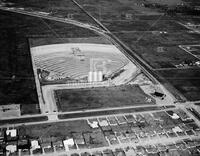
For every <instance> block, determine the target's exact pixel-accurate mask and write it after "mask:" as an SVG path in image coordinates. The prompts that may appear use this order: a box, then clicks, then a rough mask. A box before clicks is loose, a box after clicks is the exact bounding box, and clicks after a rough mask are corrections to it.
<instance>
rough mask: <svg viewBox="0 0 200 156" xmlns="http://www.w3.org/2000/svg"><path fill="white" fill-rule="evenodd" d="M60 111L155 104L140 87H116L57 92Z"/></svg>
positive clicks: (56, 96)
mask: <svg viewBox="0 0 200 156" xmlns="http://www.w3.org/2000/svg"><path fill="white" fill-rule="evenodd" d="M55 98H56V101H57V106H58V110H59V111H63V112H66V111H83V110H90V109H99V108H113V107H122V106H124V107H125V106H136V105H144V104H153V103H154V102H155V101H154V100H153V99H152V101H151V102H147V99H148V98H150V97H149V96H148V95H146V94H145V93H144V92H143V91H142V90H141V89H140V87H139V86H134V85H132V86H116V87H106V88H104V87H99V88H89V89H88V88H87V89H68V90H55Z"/></svg>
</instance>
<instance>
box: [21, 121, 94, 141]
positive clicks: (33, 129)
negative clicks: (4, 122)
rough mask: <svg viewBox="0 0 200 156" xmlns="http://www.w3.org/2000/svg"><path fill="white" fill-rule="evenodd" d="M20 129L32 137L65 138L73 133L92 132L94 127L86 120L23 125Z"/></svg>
mask: <svg viewBox="0 0 200 156" xmlns="http://www.w3.org/2000/svg"><path fill="white" fill-rule="evenodd" d="M80 127H81V128H80ZM19 130H20V132H22V131H23V135H28V136H29V137H30V138H41V139H48V138H49V139H50V138H51V137H55V138H57V139H58V140H60V139H65V138H66V137H67V136H68V137H72V133H82V132H92V128H91V127H90V126H89V125H88V124H87V121H86V120H76V121H68V122H57V123H48V124H37V125H29V126H21V127H19ZM47 132H48V133H47Z"/></svg>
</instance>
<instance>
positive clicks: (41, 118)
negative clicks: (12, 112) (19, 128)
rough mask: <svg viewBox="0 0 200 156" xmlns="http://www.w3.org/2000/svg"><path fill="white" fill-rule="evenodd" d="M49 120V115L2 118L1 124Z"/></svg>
mask: <svg viewBox="0 0 200 156" xmlns="http://www.w3.org/2000/svg"><path fill="white" fill-rule="evenodd" d="M47 120H48V117H47V116H40V117H30V118H21V119H8V120H0V126H2V125H7V124H11V125H12V124H20V123H28V122H41V121H47Z"/></svg>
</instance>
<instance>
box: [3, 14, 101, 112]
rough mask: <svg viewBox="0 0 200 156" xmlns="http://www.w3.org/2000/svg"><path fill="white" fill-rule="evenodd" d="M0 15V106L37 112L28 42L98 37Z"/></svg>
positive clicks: (69, 27)
mask: <svg viewBox="0 0 200 156" xmlns="http://www.w3.org/2000/svg"><path fill="white" fill-rule="evenodd" d="M0 13H1V15H0V22H1V25H0V30H1V31H0V48H1V52H0V53H1V57H0V103H1V105H4V104H10V103H16V104H21V105H22V114H28V113H30V112H31V114H35V113H39V112H40V111H39V109H38V107H39V106H38V97H37V92H36V86H35V80H34V75H33V69H32V64H31V57H30V49H29V42H28V39H29V38H37V37H40V38H43V37H44V38H48V37H49V38H52V39H53V38H57V37H58V36H56V35H55V32H56V33H57V35H59V38H62V37H66V38H73V37H76V38H77V37H78V38H84V37H95V36H98V35H96V34H94V33H93V32H91V31H89V30H86V29H83V28H80V29H77V27H74V26H72V25H68V24H62V23H59V22H53V21H48V20H41V19H38V18H34V17H30V16H24V15H19V14H14V13H8V12H4V11H0ZM47 25H48V26H50V27H51V29H49V27H48V26H47ZM73 30H76V31H73ZM66 32H67V33H66ZM57 40H59V39H57ZM27 105H31V106H30V107H28V106H27Z"/></svg>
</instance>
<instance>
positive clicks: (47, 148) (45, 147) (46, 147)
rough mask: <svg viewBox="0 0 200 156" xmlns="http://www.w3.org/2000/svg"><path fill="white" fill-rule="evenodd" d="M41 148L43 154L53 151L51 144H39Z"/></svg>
mask: <svg viewBox="0 0 200 156" xmlns="http://www.w3.org/2000/svg"><path fill="white" fill-rule="evenodd" d="M41 147H42V149H43V150H44V152H45V153H52V152H53V151H54V150H53V146H52V143H51V142H43V143H41Z"/></svg>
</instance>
